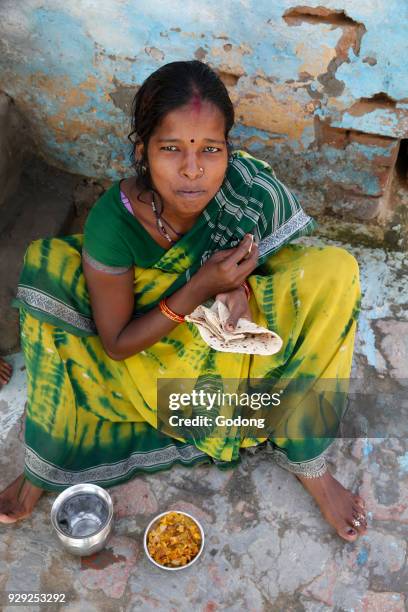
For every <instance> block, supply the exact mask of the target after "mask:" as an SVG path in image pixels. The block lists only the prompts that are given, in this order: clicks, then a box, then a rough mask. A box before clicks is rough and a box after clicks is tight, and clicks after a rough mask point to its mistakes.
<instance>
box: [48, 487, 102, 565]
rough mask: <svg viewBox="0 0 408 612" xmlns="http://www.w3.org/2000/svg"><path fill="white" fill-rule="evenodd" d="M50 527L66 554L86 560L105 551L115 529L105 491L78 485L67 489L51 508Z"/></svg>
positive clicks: (99, 488)
mask: <svg viewBox="0 0 408 612" xmlns="http://www.w3.org/2000/svg"><path fill="white" fill-rule="evenodd" d="M51 524H52V526H53V527H54V529H55V531H56V533H57V536H58V538H59V539H60V541H61V543H62V545H63V546H64V548H65V549H66V550H68V551H69V552H71V553H72V554H74V555H80V556H82V557H85V556H87V555H92V554H93V553H95V552H98V551H99V550H102V548H104V546H105V544H106V543H107V541H108V538H109V536H110V534H111V531H112V527H113V503H112V499H111V497H110V495H109V493H108V492H107V491H105V489H102V488H101V487H98V486H97V485H93V484H86V483H84V484H78V485H74V486H73V487H69V488H68V489H65V491H63V492H62V493H60V495H58V497H57V498H56V500H55V501H54V503H53V505H52V508H51Z"/></svg>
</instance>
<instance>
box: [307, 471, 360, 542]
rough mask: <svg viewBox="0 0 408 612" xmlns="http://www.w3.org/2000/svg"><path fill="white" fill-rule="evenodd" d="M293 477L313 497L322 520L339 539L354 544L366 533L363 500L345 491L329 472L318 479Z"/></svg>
mask: <svg viewBox="0 0 408 612" xmlns="http://www.w3.org/2000/svg"><path fill="white" fill-rule="evenodd" d="M295 476H296V478H297V479H298V480H300V482H301V483H302V484H303V486H304V487H305V489H306V491H308V492H309V493H310V494H311V495H312V497H314V499H315V501H316V503H317V505H318V506H319V508H320V511H321V513H322V514H323V516H324V518H325V519H326V521H327V522H328V523H329V525H331V526H332V527H334V529H335V530H336V531H337V533H338V535H339V536H340V537H341V538H343V539H344V540H347V541H348V542H354V541H355V540H357V538H358V537H359V536H360V535H362V534H364V533H366V531H367V519H366V513H365V502H364V500H363V499H362V498H361V497H360V496H359V495H354V494H353V493H351V491H348V490H347V489H345V488H344V487H343V485H342V484H341V483H340V482H339V481H338V480H336V479H335V478H334V476H332V474H330V472H329V470H327V471H326V472H325V473H324V474H323V476H320V477H319V478H305V477H302V476H297V475H296V474H295ZM353 520H357V521H359V522H360V525H355V524H353V522H352V521H353Z"/></svg>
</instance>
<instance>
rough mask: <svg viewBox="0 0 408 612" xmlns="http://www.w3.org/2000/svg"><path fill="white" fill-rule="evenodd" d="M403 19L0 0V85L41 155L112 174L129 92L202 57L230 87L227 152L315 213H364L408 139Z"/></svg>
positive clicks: (350, 9)
mask: <svg viewBox="0 0 408 612" xmlns="http://www.w3.org/2000/svg"><path fill="white" fill-rule="evenodd" d="M319 7H320V8H319ZM317 9H319V10H317ZM407 25H408V5H406V4H405V3H402V2H397V1H396V0H394V1H393V0H391V1H390V0H377V1H376V2H375V6H374V5H373V2H372V0H359V1H357V0H355V1H350V0H349V1H344V0H339V1H337V2H334V0H327V1H325V2H324V3H322V2H320V3H319V2H307V1H305V2H303V3H302V4H301V5H299V7H298V8H297V10H296V5H295V4H294V3H291V2H289V1H287V0H277V1H276V2H273V3H272V2H270V0H256V1H255V0H236V1H226V0H224V1H223V2H220V3H218V4H217V6H216V8H215V5H214V3H213V2H212V1H210V0H200V2H197V0H184V1H183V2H178V1H177V0H173V1H172V2H168V1H166V0H151V2H149V3H148V4H147V3H143V4H141V3H136V2H134V1H131V0H121V1H118V0H71V1H70V2H62V1H61V0H42V1H39V0H25V2H24V3H23V4H22V3H16V2H15V0H3V2H2V3H1V5H0V41H1V42H0V50H1V53H0V88H2V89H3V90H4V91H6V92H7V93H8V94H9V95H10V96H12V97H13V98H14V99H15V101H16V103H17V105H18V106H19V107H20V109H21V110H22V112H23V113H24V115H25V117H26V118H27V121H28V123H29V125H30V128H31V130H32V132H33V134H34V137H35V140H36V142H37V144H38V146H39V148H40V150H41V152H42V154H43V155H44V156H45V157H46V158H47V159H48V161H49V162H51V163H53V164H55V165H57V166H59V167H62V168H64V169H67V170H69V171H71V172H75V173H79V174H83V175H86V176H90V177H98V178H105V179H116V178H117V177H118V176H123V175H124V174H126V173H128V172H129V169H128V168H129V162H128V154H129V145H128V142H127V139H126V136H127V133H128V131H129V119H128V109H129V102H130V100H131V98H132V96H133V94H134V92H135V90H136V88H137V86H138V85H140V84H141V83H142V82H143V80H144V79H145V78H146V77H147V76H148V75H149V74H150V73H151V72H153V71H154V70H155V69H156V68H158V67H159V66H161V65H162V64H164V63H167V62H170V61H174V60H180V59H193V58H198V59H202V60H203V61H206V62H208V63H209V64H210V65H211V66H212V67H214V68H215V69H217V70H218V71H219V72H220V74H221V76H222V78H223V80H224V82H225V83H226V84H227V86H228V89H229V91H230V95H231V98H232V100H233V102H234V104H235V107H236V110H237V118H238V122H237V125H236V127H235V128H234V131H233V142H234V144H235V145H236V146H239V147H243V148H246V149H247V150H249V151H251V152H253V153H254V154H257V155H259V156H263V157H265V158H267V159H268V160H269V161H271V163H272V164H273V165H274V167H275V170H276V171H277V173H278V174H279V175H280V176H281V177H282V178H284V179H285V180H287V181H288V182H289V183H290V184H291V185H292V186H293V187H294V188H295V190H297V191H298V192H299V193H301V194H304V197H305V198H306V199H307V202H308V204H309V207H310V209H311V210H312V212H313V211H315V212H324V211H325V210H326V209H327V207H329V208H330V207H331V208H332V210H336V207H337V210H340V211H341V210H343V212H344V211H351V213H352V214H355V215H356V216H357V217H358V216H359V215H360V217H361V218H367V219H369V218H371V217H373V216H375V215H376V214H378V208H379V203H381V202H380V199H381V197H382V196H383V195H384V193H385V192H386V189H387V185H388V182H389V175H390V172H391V170H392V168H393V165H394V164H395V159H396V154H397V151H398V144H399V139H400V138H403V137H407V133H408V85H407V83H408V64H407V62H406V58H407V57H408V37H407V36H406V31H407ZM361 134H367V135H370V137H369V138H368V139H365V140H364V138H361V137H360V135H361ZM333 193H335V194H336V202H335V204H334V202H333ZM358 198H360V200H359V199H358ZM376 198H377V199H378V201H376V200H375V199H376ZM360 205H361V206H360ZM370 207H371V208H370Z"/></svg>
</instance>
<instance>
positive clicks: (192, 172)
mask: <svg viewBox="0 0 408 612" xmlns="http://www.w3.org/2000/svg"><path fill="white" fill-rule="evenodd" d="M181 172H182V174H183V175H184V176H186V177H187V178H189V179H190V180H192V181H193V180H194V179H197V178H199V177H201V176H202V175H203V172H202V169H201V167H200V163H199V160H198V159H197V157H196V156H195V155H189V156H188V157H186V158H184V161H183V164H182V167H181Z"/></svg>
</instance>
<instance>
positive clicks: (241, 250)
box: [226, 234, 254, 265]
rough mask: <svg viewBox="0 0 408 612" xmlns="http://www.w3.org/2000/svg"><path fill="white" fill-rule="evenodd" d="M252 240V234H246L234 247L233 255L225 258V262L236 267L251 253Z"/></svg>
mask: <svg viewBox="0 0 408 612" xmlns="http://www.w3.org/2000/svg"><path fill="white" fill-rule="evenodd" d="M253 239H254V237H253V236H252V234H246V236H245V238H243V239H242V240H241V242H240V243H239V245H238V246H237V247H235V249H234V251H233V253H231V254H230V256H229V257H227V259H226V261H228V263H229V264H231V265H233V264H237V265H238V264H239V262H240V261H242V260H243V259H244V258H245V257H246V256H248V255H249V254H250V253H251V252H252V248H253V246H252V245H253Z"/></svg>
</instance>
